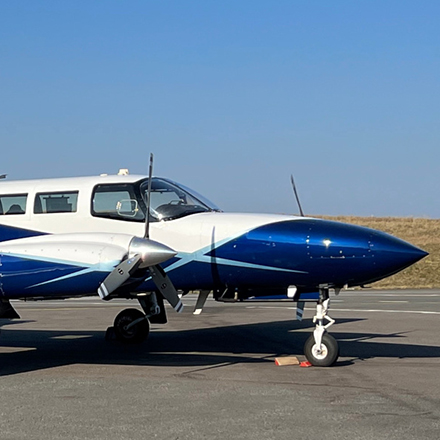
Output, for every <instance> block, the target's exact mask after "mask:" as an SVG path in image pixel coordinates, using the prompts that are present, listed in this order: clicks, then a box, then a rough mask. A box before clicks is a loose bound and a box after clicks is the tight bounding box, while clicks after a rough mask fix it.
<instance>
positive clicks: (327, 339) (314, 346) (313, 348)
mask: <svg viewBox="0 0 440 440" xmlns="http://www.w3.org/2000/svg"><path fill="white" fill-rule="evenodd" d="M329 307H330V295H329V288H328V287H320V289H319V301H318V304H317V305H316V315H315V316H314V317H313V322H314V323H316V327H315V330H314V332H313V334H312V335H311V336H310V337H309V339H307V341H306V343H305V344H304V354H305V356H306V358H307V360H308V361H309V362H310V363H311V364H312V365H315V366H318V367H330V366H331V365H333V364H334V363H335V362H336V360H337V359H338V357H339V346H338V343H337V342H336V339H335V338H334V337H333V336H330V335H329V334H328V333H327V329H328V328H329V327H330V326H331V325H333V324H334V323H335V320H334V319H332V318H330V316H328V315H327V312H328V309H329ZM325 321H328V323H327V324H324V322H325Z"/></svg>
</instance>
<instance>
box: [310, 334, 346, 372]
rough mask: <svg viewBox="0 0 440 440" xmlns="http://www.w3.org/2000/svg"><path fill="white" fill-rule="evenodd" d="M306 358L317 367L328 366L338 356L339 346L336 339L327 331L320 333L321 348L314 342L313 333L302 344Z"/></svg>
mask: <svg viewBox="0 0 440 440" xmlns="http://www.w3.org/2000/svg"><path fill="white" fill-rule="evenodd" d="M304 354H305V356H306V358H307V360H308V361H309V362H310V363H311V364H312V365H315V366H317V367H330V366H331V365H333V364H334V363H335V362H336V360H337V359H338V357H339V346H338V343H337V342H336V339H335V338H334V337H333V336H330V335H329V334H328V333H324V334H323V335H322V342H321V350H319V348H318V346H317V345H316V343H315V338H314V336H313V335H311V336H310V337H309V339H307V341H306V343H305V344H304Z"/></svg>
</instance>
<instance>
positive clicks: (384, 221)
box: [316, 216, 440, 289]
mask: <svg viewBox="0 0 440 440" xmlns="http://www.w3.org/2000/svg"><path fill="white" fill-rule="evenodd" d="M316 217H321V218H326V219H329V220H335V221H340V222H345V223H353V224H356V225H360V226H367V227H369V228H373V229H378V230H380V231H384V232H387V233H389V234H391V235H394V236H396V237H399V238H401V239H403V240H405V241H408V242H409V243H412V244H413V245H415V246H417V247H419V248H421V249H423V250H425V251H427V252H429V256H428V257H426V258H424V259H423V260H421V261H419V262H418V263H416V264H414V265H413V266H411V267H409V268H408V269H405V270H403V271H402V272H400V273H398V274H396V275H394V276H392V277H389V278H386V279H384V280H382V281H379V282H377V283H374V284H373V285H372V287H374V288H378V289H404V288H440V219H435V220H432V219H426V218H411V217H408V218H406V217H404V218H394V217H343V216H341V217H328V216H325V217H324V216H316Z"/></svg>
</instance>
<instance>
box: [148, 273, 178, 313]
mask: <svg viewBox="0 0 440 440" xmlns="http://www.w3.org/2000/svg"><path fill="white" fill-rule="evenodd" d="M148 270H149V271H150V274H151V278H152V279H153V282H154V284H155V285H156V287H157V290H158V291H159V292H160V293H161V294H162V296H163V297H164V298H165V299H166V300H167V301H168V302H169V303H170V304H171V306H172V307H173V308H174V310H175V311H176V312H177V313H181V312H182V310H183V304H182V301H181V300H180V298H179V295H178V294H177V291H176V289H175V287H174V285H173V283H172V282H171V280H170V278H169V277H168V275H167V274H166V273H165V271H164V270H163V269H162V268H161V267H160V266H159V265H158V264H156V265H154V266H150V267H149V268H148Z"/></svg>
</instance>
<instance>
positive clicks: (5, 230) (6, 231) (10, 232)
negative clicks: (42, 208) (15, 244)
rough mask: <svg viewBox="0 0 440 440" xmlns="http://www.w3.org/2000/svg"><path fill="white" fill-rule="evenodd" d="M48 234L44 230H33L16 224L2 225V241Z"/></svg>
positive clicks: (0, 237)
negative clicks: (15, 225)
mask: <svg viewBox="0 0 440 440" xmlns="http://www.w3.org/2000/svg"><path fill="white" fill-rule="evenodd" d="M39 235H46V234H45V233H44V232H38V231H31V230H29V229H22V228H16V227H14V226H7V225H0V242H2V241H9V240H17V239H19V238H27V237H38V236H39Z"/></svg>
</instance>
